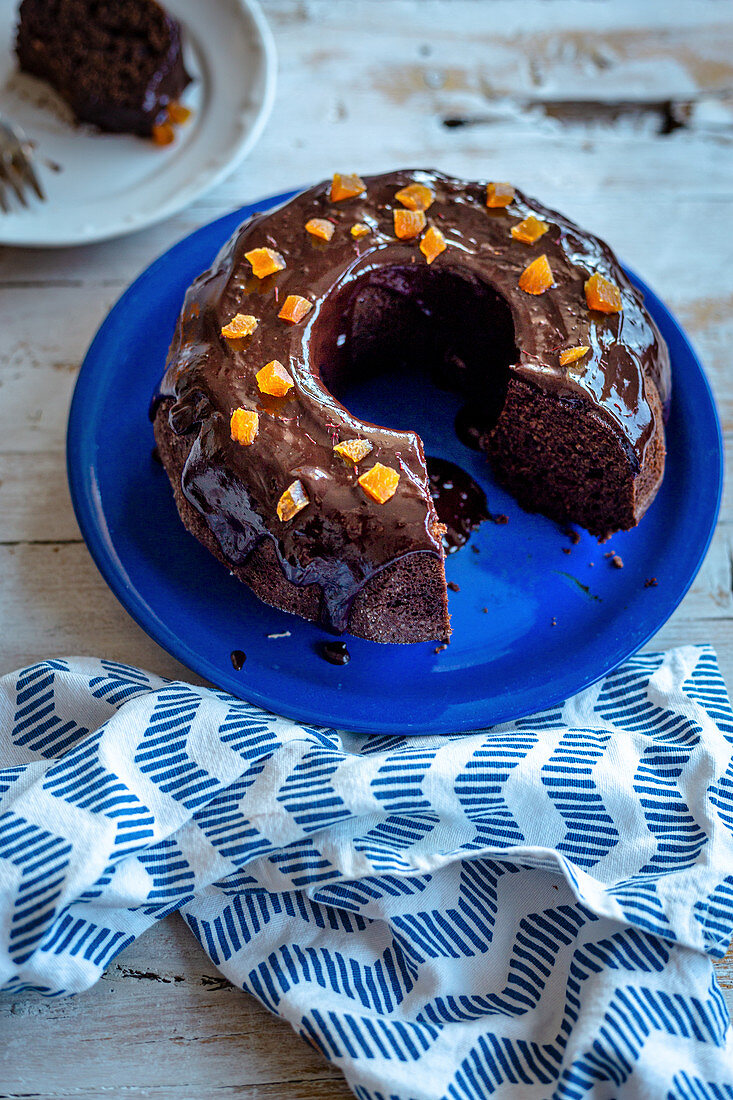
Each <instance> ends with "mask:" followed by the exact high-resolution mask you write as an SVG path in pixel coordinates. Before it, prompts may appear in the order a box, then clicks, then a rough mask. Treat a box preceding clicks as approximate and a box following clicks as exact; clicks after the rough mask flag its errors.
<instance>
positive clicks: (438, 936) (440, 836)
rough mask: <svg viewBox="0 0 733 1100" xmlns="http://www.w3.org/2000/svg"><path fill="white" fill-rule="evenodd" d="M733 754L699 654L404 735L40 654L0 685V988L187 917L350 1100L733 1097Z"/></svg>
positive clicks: (728, 721)
mask: <svg viewBox="0 0 733 1100" xmlns="http://www.w3.org/2000/svg"><path fill="white" fill-rule="evenodd" d="M385 705H388V704H387V702H385ZM732 752H733V712H731V708H730V704H729V702H728V698H727V695H726V691H725V687H724V684H723V682H722V679H721V677H720V673H719V671H718V668H717V664H716V660H715V656H714V654H713V653H712V651H711V650H710V649H708V648H706V647H699V648H698V647H685V648H680V649H676V650H673V651H671V652H669V653H667V654H657V655H651V656H649V655H646V656H640V657H635V658H633V659H632V660H630V661H628V662H627V663H626V664H625V665H624V666H623V667H622V668H621V669H620V670H618V671H617V672H615V673H613V674H612V675H610V676H608V677H607V678H606V679H605V680H603V681H602V682H601V683H599V684H596V685H595V686H594V687H592V688H589V689H588V690H586V691H584V692H583V693H582V694H580V695H578V696H576V697H575V698H573V699H570V700H569V701H568V702H567V703H566V704H565V705H564V706H562V707H557V708H555V709H552V710H549V711H546V712H543V713H541V714H538V715H535V716H533V717H531V718H524V719H521V720H519V721H516V722H510V723H507V724H505V725H502V726H497V727H495V728H493V729H490V730H484V731H481V732H477V733H471V734H466V735H461V736H453V737H410V738H399V737H374V736H372V737H365V736H361V735H360V736H356V735H354V734H348V733H343V732H339V731H337V730H333V729H321V728H313V727H310V726H304V725H300V724H299V723H297V722H293V721H289V720H286V719H284V718H278V717H276V716H273V715H270V714H267V713H265V712H263V711H261V710H259V709H258V708H257V707H254V706H252V705H250V704H248V703H244V702H240V701H239V700H236V699H234V698H232V697H231V696H229V695H226V694H223V693H221V692H218V691H213V690H208V689H205V688H199V687H192V686H191V685H189V684H185V683H171V682H168V681H165V680H161V679H160V678H158V677H156V676H151V675H149V674H147V673H144V672H140V671H139V670H137V669H133V668H129V667H127V666H125V665H120V664H116V663H114V662H111V661H99V660H93V659H87V658H79V659H59V660H50V661H44V662H42V663H40V664H37V665H34V666H32V667H31V668H26V669H23V670H22V671H21V672H18V673H15V674H13V675H10V676H6V677H5V678H4V679H2V680H0V769H2V770H0V987H2V988H4V989H5V990H11V991H19V990H38V991H39V992H41V993H45V994H48V995H52V996H56V995H60V994H64V993H71V992H78V991H80V990H83V989H86V988H88V987H89V986H90V985H91V984H92V983H93V982H95V981H96V980H97V978H98V977H99V975H100V974H101V972H102V970H103V969H104V967H105V966H106V965H107V964H108V963H109V961H110V960H111V959H112V958H113V957H114V955H116V954H117V952H119V951H121V950H122V948H124V947H125V946H126V945H127V944H129V943H130V942H131V941H132V940H133V939H134V938H135V937H136V936H138V935H140V933H141V932H143V931H144V930H145V929H146V928H148V927H149V926H150V925H151V924H152V923H153V922H154V921H156V920H158V919H160V918H161V917H163V916H165V915H166V914H167V913H170V912H172V911H173V910H180V912H181V913H182V915H183V918H184V920H185V921H186V923H187V924H188V926H189V928H190V929H191V931H192V932H193V934H194V935H195V936H196V937H197V939H198V940H199V941H200V943H201V945H202V947H203V948H204V950H205V951H206V952H207V953H208V954H209V956H210V957H211V959H212V960H213V962H214V963H215V964H216V965H217V966H218V967H219V969H220V970H221V971H222V972H223V973H224V974H225V975H226V977H227V978H229V979H230V980H231V981H232V982H234V983H235V984H237V985H239V986H241V987H242V988H244V989H246V990H248V991H249V992H250V993H253V994H254V995H255V996H256V997H257V998H259V1000H260V1001H262V1003H263V1004H265V1005H266V1006H267V1007H268V1008H269V1009H271V1010H272V1011H273V1012H276V1013H278V1014H279V1015H280V1016H283V1017H284V1018H285V1019H287V1020H289V1021H290V1023H291V1024H292V1026H293V1027H294V1028H295V1030H296V1031H297V1032H298V1033H299V1034H300V1035H302V1036H303V1037H304V1038H305V1039H307V1040H308V1041H309V1042H311V1043H312V1044H313V1045H314V1046H316V1047H317V1048H318V1049H319V1050H321V1051H322V1052H323V1053H324V1054H325V1056H326V1057H327V1058H329V1059H331V1060H332V1061H333V1062H335V1063H336V1064H337V1065H339V1066H340V1067H341V1068H342V1069H343V1071H344V1073H345V1074H346V1077H347V1079H348V1082H349V1084H350V1086H351V1088H352V1089H353V1091H354V1092H355V1093H356V1095H357V1096H358V1097H359V1098H360V1100H444V1098H451V1100H479V1098H484V1097H498V1098H506V1097H511V1098H513V1100H514V1098H517V1097H519V1098H527V1100H535V1098H536V1100H549V1098H550V1097H552V1098H554V1100H559V1098H562V1100H570V1098H573V1100H576V1098H577V1100H580V1098H584V1097H590V1096H592V1097H600V1098H609V1100H610V1098H642V1097H644V1098H654V1100H657V1098H662V1100H664V1098H666V1100H733V1040H732V1039H731V1028H730V1021H729V1017H728V1012H727V1010H726V1006H725V1004H724V1001H723V997H722V995H721V992H720V989H719V987H718V985H717V984H716V981H715V978H714V975H713V970H712V966H711V962H710V956H712V957H717V958H719V957H721V956H722V955H723V954H724V953H725V951H726V948H727V946H728V944H729V941H730V939H731V935H732V933H733V835H732V829H733V765H732V764H731V754H732Z"/></svg>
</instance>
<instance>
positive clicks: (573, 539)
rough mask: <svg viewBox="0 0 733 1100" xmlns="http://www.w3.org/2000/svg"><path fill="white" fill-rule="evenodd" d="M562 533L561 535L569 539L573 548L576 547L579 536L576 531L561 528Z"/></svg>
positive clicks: (571, 528) (569, 528)
mask: <svg viewBox="0 0 733 1100" xmlns="http://www.w3.org/2000/svg"><path fill="white" fill-rule="evenodd" d="M562 533H563V535H566V536H567V537H568V538H569V539H570V541H571V542H572V544H573V546H577V545H578V543H579V542H580V534H579V532H578V531H576V530H575V528H573V527H563V529H562Z"/></svg>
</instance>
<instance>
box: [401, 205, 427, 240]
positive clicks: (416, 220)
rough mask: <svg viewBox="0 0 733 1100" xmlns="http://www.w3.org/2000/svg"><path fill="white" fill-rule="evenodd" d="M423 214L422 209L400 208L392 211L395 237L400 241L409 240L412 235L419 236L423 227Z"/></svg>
mask: <svg viewBox="0 0 733 1100" xmlns="http://www.w3.org/2000/svg"><path fill="white" fill-rule="evenodd" d="M425 225H426V221H425V214H424V213H423V211H422V210H402V209H398V210H395V212H394V232H395V237H399V239H400V240H401V241H411V240H412V238H413V237H419V236H420V234H421V233H422V231H423V229H424V228H425Z"/></svg>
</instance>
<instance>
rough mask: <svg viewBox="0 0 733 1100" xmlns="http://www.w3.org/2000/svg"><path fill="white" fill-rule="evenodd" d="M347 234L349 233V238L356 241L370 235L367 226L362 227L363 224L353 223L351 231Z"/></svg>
mask: <svg viewBox="0 0 733 1100" xmlns="http://www.w3.org/2000/svg"><path fill="white" fill-rule="evenodd" d="M349 233H351V236H352V237H353V238H354V239H355V240H357V241H358V240H359V237H368V236H369V234H370V233H371V229H370V228H369V226H368V225H364V222H354V224H353V225H352V227H351V229H350V230H349Z"/></svg>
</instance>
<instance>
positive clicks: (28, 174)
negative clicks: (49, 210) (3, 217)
mask: <svg viewBox="0 0 733 1100" xmlns="http://www.w3.org/2000/svg"><path fill="white" fill-rule="evenodd" d="M28 187H31V188H32V189H33V191H35V193H36V195H37V196H38V198H39V199H40V200H41V201H42V202H43V201H45V198H46V196H45V195H44V193H43V188H42V187H41V185H40V183H39V182H38V176H37V175H36V170H35V168H34V167H33V150H32V148H31V143H30V142H29V141H28V138H27V137H26V134H25V131H24V130H22V129H21V127H20V126H17V125H16V124H15V123H14V122H11V121H10V119H7V118H5V117H4V116H3V115H0V209H2V210H4V211H5V213H6V214H9V213H10V202H9V200H8V192H9V190H10V191H12V192H13V193H14V194H15V197H16V198H17V199H18V201H19V202H20V203H22V205H23V206H27V205H28V200H27V198H26V193H27V190H28Z"/></svg>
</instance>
